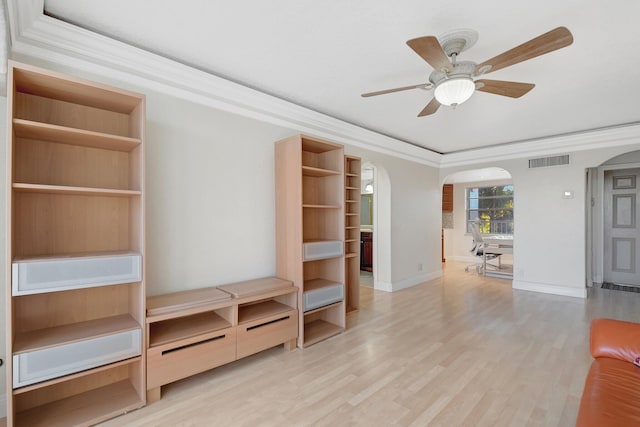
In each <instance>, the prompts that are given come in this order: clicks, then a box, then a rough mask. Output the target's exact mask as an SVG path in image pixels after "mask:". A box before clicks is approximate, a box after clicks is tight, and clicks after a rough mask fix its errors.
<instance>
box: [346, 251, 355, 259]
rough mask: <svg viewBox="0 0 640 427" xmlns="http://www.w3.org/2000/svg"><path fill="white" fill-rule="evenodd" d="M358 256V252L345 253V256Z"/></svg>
mask: <svg viewBox="0 0 640 427" xmlns="http://www.w3.org/2000/svg"><path fill="white" fill-rule="evenodd" d="M357 256H358V253H357V252H351V253H348V254H345V256H344V257H345V258H355V257H357Z"/></svg>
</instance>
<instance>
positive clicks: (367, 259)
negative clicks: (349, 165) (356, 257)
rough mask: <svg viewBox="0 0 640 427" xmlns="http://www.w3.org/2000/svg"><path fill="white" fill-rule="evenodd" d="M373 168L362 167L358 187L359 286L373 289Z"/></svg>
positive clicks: (374, 182) (364, 165) (366, 165)
mask: <svg viewBox="0 0 640 427" xmlns="http://www.w3.org/2000/svg"><path fill="white" fill-rule="evenodd" d="M375 170H376V168H375V166H373V165H372V164H370V163H365V164H363V165H362V171H361V175H360V176H361V178H360V179H361V183H362V184H361V187H360V285H361V286H366V287H370V288H373V287H374V278H373V277H374V275H373V252H374V251H373V247H374V245H373V236H374V230H375V227H374V218H375V216H376V215H375V210H374V200H375V184H376V180H375Z"/></svg>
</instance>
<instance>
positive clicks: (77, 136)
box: [13, 118, 141, 151]
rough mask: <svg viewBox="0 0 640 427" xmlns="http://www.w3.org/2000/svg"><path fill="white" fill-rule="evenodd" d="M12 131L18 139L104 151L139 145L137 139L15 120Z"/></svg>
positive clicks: (130, 148) (125, 149) (131, 147)
mask: <svg viewBox="0 0 640 427" xmlns="http://www.w3.org/2000/svg"><path fill="white" fill-rule="evenodd" d="M13 129H14V131H15V134H16V136H17V137H19V138H26V139H35V140H40V141H50V142H57V143H60V144H69V145H79V146H83V147H93V148H102V149H105V150H114V151H131V150H133V149H134V148H136V147H138V146H140V144H141V141H140V139H138V138H129V137H126V136H119V135H110V134H107V133H101V132H93V131H89V130H84V129H76V128H70V127H66V126H58V125H52V124H48V123H40V122H34V121H31V120H24V119H17V118H14V119H13Z"/></svg>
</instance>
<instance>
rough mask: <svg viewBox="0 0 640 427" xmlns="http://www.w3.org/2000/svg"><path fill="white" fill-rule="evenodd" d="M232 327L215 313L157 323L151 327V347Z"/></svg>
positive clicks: (209, 312)
mask: <svg viewBox="0 0 640 427" xmlns="http://www.w3.org/2000/svg"><path fill="white" fill-rule="evenodd" d="M230 327H231V323H230V322H228V321H226V320H225V319H223V318H222V317H220V316H218V315H217V314H216V313H215V312H213V311H208V312H205V313H200V314H195V315H192V316H186V317H178V318H175V319H170V320H164V321H162V322H155V323H152V324H151V325H150V332H149V347H157V346H160V345H163V344H167V343H170V342H174V341H179V340H182V339H186V338H191V337H194V336H197V335H202V334H205V333H208V332H215V331H218V330H220V329H225V328H230Z"/></svg>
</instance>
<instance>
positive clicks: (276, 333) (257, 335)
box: [237, 310, 298, 359]
mask: <svg viewBox="0 0 640 427" xmlns="http://www.w3.org/2000/svg"><path fill="white" fill-rule="evenodd" d="M297 337H298V310H291V311H288V312H285V313H282V314H277V315H274V316H270V317H267V318H264V319H260V320H256V321H253V322H250V323H245V324H242V325H239V326H238V338H237V339H238V359H240V358H242V357H246V356H249V355H251V354H254V353H257V352H259V351H262V350H265V349H267V348H271V347H273V346H276V345H278V344H282V343H284V342H286V341H289V340H292V339H295V338H297Z"/></svg>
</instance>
